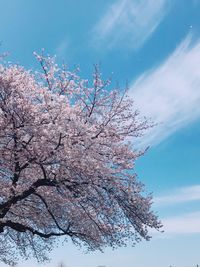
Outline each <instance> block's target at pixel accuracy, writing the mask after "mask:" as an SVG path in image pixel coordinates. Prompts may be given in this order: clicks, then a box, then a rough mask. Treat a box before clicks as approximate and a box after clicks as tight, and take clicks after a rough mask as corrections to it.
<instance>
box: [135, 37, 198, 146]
mask: <svg viewBox="0 0 200 267" xmlns="http://www.w3.org/2000/svg"><path fill="white" fill-rule="evenodd" d="M130 95H131V96H132V97H133V98H134V100H135V103H136V105H137V107H138V109H139V110H140V111H141V114H143V115H145V116H147V117H151V118H152V119H153V120H154V121H155V122H157V123H158V126H157V127H154V128H153V129H151V130H150V132H149V133H148V135H146V137H145V138H144V139H143V140H142V142H143V144H144V145H147V144H151V145H152V144H158V143H159V142H161V141H162V140H164V139H165V138H167V137H169V136H170V135H171V134H173V133H174V132H175V131H177V130H178V129H180V128H182V127H184V126H186V125H188V124H189V123H191V122H193V121H194V120H196V119H198V118H200V40H198V41H195V42H193V41H192V38H191V36H188V37H187V38H186V39H185V40H184V41H183V42H182V43H181V44H180V45H179V46H178V47H177V49H176V50H175V51H174V53H173V54H172V55H170V56H169V58H168V59H167V60H166V61H165V62H164V63H162V64H161V65H160V66H158V67H157V68H155V69H153V70H151V71H150V72H147V73H144V74H143V75H142V76H141V77H139V78H138V79H137V80H136V81H135V82H134V83H133V84H132V86H131V89H130Z"/></svg>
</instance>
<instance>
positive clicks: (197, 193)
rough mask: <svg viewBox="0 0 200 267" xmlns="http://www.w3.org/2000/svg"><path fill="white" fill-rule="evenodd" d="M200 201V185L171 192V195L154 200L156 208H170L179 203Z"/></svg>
mask: <svg viewBox="0 0 200 267" xmlns="http://www.w3.org/2000/svg"><path fill="white" fill-rule="evenodd" d="M199 200H200V185H192V186H187V187H181V188H178V189H176V190H171V191H170V193H167V194H164V195H161V196H158V197H155V198H154V204H155V205H156V206H165V205H167V206H169V205H175V204H179V203H185V202H190V201H199Z"/></svg>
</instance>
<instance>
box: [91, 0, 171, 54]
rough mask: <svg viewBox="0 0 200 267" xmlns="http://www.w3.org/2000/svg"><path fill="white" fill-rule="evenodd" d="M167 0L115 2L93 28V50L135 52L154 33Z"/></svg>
mask: <svg viewBox="0 0 200 267" xmlns="http://www.w3.org/2000/svg"><path fill="white" fill-rule="evenodd" d="M169 2H170V1H167V0H157V1H154V0H136V1H132V0H118V1H117V2H115V3H113V4H112V5H110V6H109V7H108V10H107V12H106V13H105V14H104V15H103V17H102V18H101V19H100V21H98V22H97V24H96V25H95V26H94V29H93V44H94V45H95V46H97V47H102V46H103V47H104V48H105V47H107V48H113V47H117V46H120V47H121V46H122V47H124V46H125V47H126V48H130V49H133V50H135V49H138V48H139V47H141V46H142V45H143V43H145V41H146V40H147V39H148V38H149V37H150V36H151V34H152V33H153V32H154V31H155V30H156V28H157V27H158V25H159V24H160V22H161V21H162V19H163V18H164V16H165V14H166V12H167V10H168V6H169V5H168V3H169Z"/></svg>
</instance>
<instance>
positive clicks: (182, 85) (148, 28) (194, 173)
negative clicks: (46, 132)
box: [0, 0, 200, 267]
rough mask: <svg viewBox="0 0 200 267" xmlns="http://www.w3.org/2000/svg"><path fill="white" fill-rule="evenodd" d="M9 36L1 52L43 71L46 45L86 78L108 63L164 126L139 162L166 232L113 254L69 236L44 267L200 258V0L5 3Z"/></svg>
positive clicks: (150, 266) (183, 265) (0, 36)
mask: <svg viewBox="0 0 200 267" xmlns="http://www.w3.org/2000/svg"><path fill="white" fill-rule="evenodd" d="M0 40H1V47H0V53H1V52H5V51H8V52H9V53H10V55H9V57H8V60H9V61H11V62H14V63H19V64H21V65H23V66H25V67H26V68H33V69H36V68H38V65H37V62H36V60H35V58H34V56H33V52H34V51H36V52H38V53H39V52H40V51H41V49H42V48H44V49H45V51H46V52H47V53H49V54H50V55H55V54H56V55H57V60H58V61H59V62H62V61H63V60H64V61H65V62H66V63H67V64H68V65H69V67H70V68H73V67H74V66H75V65H79V66H80V69H81V76H82V77H84V78H90V77H91V72H92V69H93V64H94V63H100V64H101V68H102V73H103V74H104V77H108V76H110V75H112V79H113V82H114V84H115V83H116V82H118V83H119V84H120V85H121V87H123V85H125V84H126V82H127V81H128V83H129V87H130V92H129V94H130V96H131V97H133V98H134V99H135V107H136V108H138V109H139V110H140V111H141V115H142V116H146V117H149V118H152V120H153V121H155V122H156V123H157V126H156V127H154V128H153V129H152V130H151V131H149V133H147V134H146V135H145V136H144V137H143V138H142V139H138V140H137V141H136V143H134V144H133V145H137V146H138V147H145V146H150V149H149V150H148V151H147V153H146V154H145V155H144V156H143V157H142V158H140V159H139V160H138V161H137V163H136V167H135V168H136V172H137V173H138V178H139V179H140V180H141V181H142V182H143V183H144V184H145V185H146V190H147V191H148V192H153V195H154V204H153V208H154V210H156V211H157V213H158V215H159V216H160V218H161V220H162V222H163V224H164V230H165V232H164V233H163V234H159V233H154V232H152V236H153V238H152V240H151V241H150V242H146V241H143V242H141V243H140V244H138V245H137V246H136V247H134V248H133V247H131V246H129V245H128V246H127V247H126V248H120V249H118V250H115V251H112V250H111V249H109V248H108V249H105V251H104V253H99V252H96V253H90V254H84V253H83V251H82V250H79V249H77V248H76V247H74V246H73V245H72V244H71V243H70V241H69V243H67V244H65V245H63V246H61V245H59V246H58V248H56V249H54V250H53V251H52V253H51V256H52V262H50V263H48V264H47V265H44V266H49V267H53V266H58V264H59V263H60V262H63V263H64V264H65V266H67V267H95V266H96V267H97V266H99V265H105V266H106V267H121V266H126V267H164V266H166V267H167V266H168V267H169V266H170V265H171V266H174V267H192V266H196V265H197V264H200V250H199V248H200V0H107V1H106V0H99V1H97V0H96V1H95V0H58V1H54V0H12V1H11V0H0ZM0 266H2V267H3V266H4V265H3V264H0ZM19 266H22V267H24V266H29V267H33V266H37V263H36V262H33V261H32V260H31V261H28V262H21V263H20V265H19ZM40 266H43V265H40Z"/></svg>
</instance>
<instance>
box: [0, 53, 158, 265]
mask: <svg viewBox="0 0 200 267" xmlns="http://www.w3.org/2000/svg"><path fill="white" fill-rule="evenodd" d="M36 57H37V60H38V61H39V63H40V65H41V70H42V71H41V72H36V73H34V72H32V71H27V70H25V69H24V68H23V67H21V66H18V65H12V64H6V65H5V64H2V65H0V183H1V186H0V241H1V242H0V260H1V261H3V262H5V263H10V264H11V263H14V262H17V258H18V256H19V255H21V256H23V257H25V258H26V257H29V256H30V255H32V256H33V257H36V258H37V260H38V261H44V260H45V259H46V257H47V255H46V252H47V251H48V250H49V249H51V248H52V245H53V243H54V242H55V241H56V238H57V237H59V236H64V237H65V238H66V239H68V238H71V240H72V241H73V242H74V243H75V244H78V245H80V244H82V245H84V246H85V247H86V248H87V249H89V250H96V249H102V248H103V247H104V246H111V247H118V246H123V245H126V243H127V241H128V240H131V241H132V244H135V243H136V242H138V241H140V240H141V238H144V239H147V240H148V239H149V234H148V232H149V231H148V229H149V228H156V229H159V228H160V227H161V224H160V222H159V220H158V218H157V216H156V215H155V214H154V213H153V212H152V211H151V202H152V200H151V196H150V195H147V194H145V192H144V188H143V185H142V184H141V183H140V182H138V180H137V176H136V174H135V171H134V164H135V160H136V159H137V158H138V157H139V156H141V155H142V154H143V152H141V151H139V150H137V149H135V148H134V147H133V145H132V143H131V142H130V141H131V140H132V139H135V138H137V137H138V136H141V135H142V134H143V132H145V130H146V129H148V128H149V127H150V125H149V124H148V122H147V121H146V120H144V119H142V120H141V119H140V117H139V115H138V111H137V110H134V103H133V101H132V100H131V99H130V98H129V97H128V95H127V91H126V90H125V91H124V92H123V93H122V92H120V91H119V90H117V89H111V84H110V80H106V81H104V80H102V78H101V74H100V72H99V69H98V66H95V70H94V73H93V76H92V81H88V80H83V79H81V78H80V77H79V76H78V73H77V71H72V72H70V71H69V70H68V69H67V68H66V67H65V66H61V67H58V65H57V64H55V62H54V59H52V58H51V57H44V56H43V55H41V56H40V55H36Z"/></svg>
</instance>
